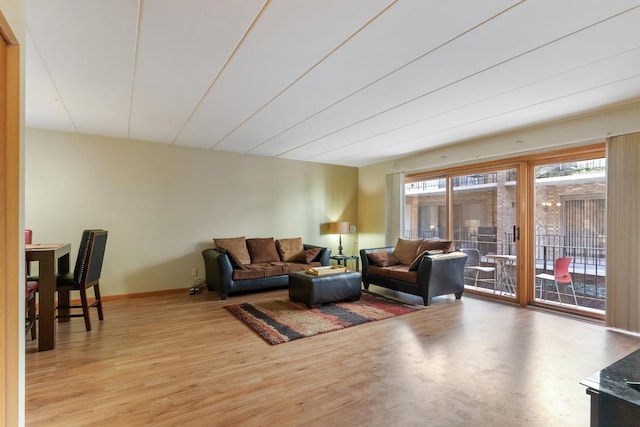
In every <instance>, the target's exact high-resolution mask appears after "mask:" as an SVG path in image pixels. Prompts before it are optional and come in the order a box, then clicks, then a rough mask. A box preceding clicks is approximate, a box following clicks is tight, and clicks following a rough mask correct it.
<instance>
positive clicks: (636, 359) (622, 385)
mask: <svg viewBox="0 0 640 427" xmlns="http://www.w3.org/2000/svg"><path fill="white" fill-rule="evenodd" d="M627 381H640V349H639V350H636V351H634V352H633V353H630V354H628V355H626V356H625V357H623V358H622V359H620V360H618V361H617V362H615V363H613V364H611V365H609V366H607V367H606V368H604V369H602V370H600V371H599V372H596V373H595V374H593V375H592V376H590V377H589V378H587V379H585V380H582V381H580V384H582V385H584V386H587V387H589V388H591V389H594V390H597V391H598V392H600V393H605V394H608V395H610V396H613V397H615V398H618V399H621V400H624V401H625V402H628V403H630V404H633V405H636V406H639V407H640V390H636V389H633V388H631V387H629V386H628V385H627Z"/></svg>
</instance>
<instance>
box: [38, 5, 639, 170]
mask: <svg viewBox="0 0 640 427" xmlns="http://www.w3.org/2000/svg"><path fill="white" fill-rule="evenodd" d="M26 18H27V41H26V55H25V57H26V61H25V62H26V73H25V76H26V94H25V99H26V106H25V107H26V112H25V113H26V114H25V120H26V124H27V126H31V127H36V128H45V129H54V130H64V131H69V132H81V133H87V134H96V135H107V136H116V137H123V138H131V139H140V140H148V141H155V142H160V143H175V144H181V145H187V146H193V147H202V148H207V149H213V150H225V151H233V152H242V153H251V154H259V155H264V156H274V157H283V158H290V159H296V160H305V161H312V162H323V163H330V164H338V165H347V166H365V165H368V164H371V163H376V162H381V161H385V160H389V159H394V158H397V157H399V156H404V155H407V154H410V153H413V152H419V151H423V150H425V149H427V148H429V147H437V146H441V145H448V144H455V143H457V142H460V141H463V140H467V139H470V138H477V137H481V136H485V135H488V134H496V133H499V132H501V131H505V130H512V129H514V128H517V127H524V126H528V125H532V124H539V123H542V122H545V121H551V120H554V119H558V118H562V117H569V116H571V115H576V114H580V113H583V112H585V111H593V110H597V109H602V108H606V107H608V106H610V105H611V104H615V103H620V102H626V101H637V99H638V98H640V78H639V77H638V72H636V71H635V70H638V69H640V58H639V51H640V0H608V1H606V2H604V1H601V0H563V1H561V2H557V1H554V0H526V1H525V0H520V1H518V0H487V1H477V2H469V1H464V0H452V1H447V2H442V1H437V0H353V1H348V2H345V1H340V0H328V1H323V2H304V1H303V2H301V1H296V0H243V1H240V2H239V1H237V0H217V1H214V2H211V1H205V0H185V1H180V2H176V1H171V0H149V1H145V2H142V1H137V2H132V1H130V0H110V1H99V0H61V1H56V2H50V1H45V0H28V1H27V10H26Z"/></svg>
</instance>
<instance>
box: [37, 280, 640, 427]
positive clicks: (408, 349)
mask: <svg viewBox="0 0 640 427" xmlns="http://www.w3.org/2000/svg"><path fill="white" fill-rule="evenodd" d="M372 288H375V287H372ZM374 290H378V291H380V292H386V294H387V295H389V296H395V297H402V298H404V299H405V300H407V301H408V302H418V303H419V300H418V299H415V298H413V297H412V296H409V295H404V294H399V293H393V292H389V291H386V290H381V288H377V289H374ZM276 297H280V298H281V297H286V290H279V291H272V292H261V293H254V294H249V295H242V296H234V297H229V299H227V300H226V301H220V300H219V299H218V297H217V295H216V294H215V293H211V292H204V293H201V294H196V295H192V296H189V295H187V294H186V292H185V293H184V294H167V295H153V296H150V297H148V298H142V297H140V298H135V299H118V300H112V301H105V302H104V311H105V320H104V321H102V322H98V320H97V316H95V317H96V319H95V322H94V323H95V326H94V329H93V330H92V331H90V332H86V331H85V330H84V323H83V322H82V321H81V320H79V319H78V320H76V319H72V320H71V322H69V323H66V324H60V325H59V327H58V332H57V333H58V335H57V347H56V349H55V350H53V351H49V352H42V353H38V352H37V351H36V350H37V341H34V342H27V354H26V424H27V426H69V425H73V426H95V425H100V426H105V425H106V426H110V425H114V426H121V425H127V426H146V425H154V426H165V425H166V426H176V425H188V426H191V425H196V426H197V425H203V426H204V425H206V426H216V425H220V426H230V425H242V426H271V425H278V426H299V425H305V426H308V425H311V426H314V425H318V426H327V425H331V426H351V425H367V426H396V425H397V426H411V425H427V424H428V425H430V426H448V425H456V426H460V425H469V426H472V425H473V426H477V425H501V426H512V425H513V426H516V425H517V426H554V425H557V426H584V425H588V420H589V399H588V397H587V395H586V394H585V390H584V387H582V386H580V384H579V381H580V380H581V379H583V378H585V377H587V376H589V375H591V374H593V373H594V372H596V371H597V370H599V369H601V368H602V367H604V366H606V365H608V364H610V363H612V362H614V361H615V360H617V359H619V358H620V357H622V356H624V355H626V354H628V353H629V352H631V351H633V350H635V349H637V348H640V338H639V337H638V336H635V335H631V334H623V333H620V332H616V331H612V330H609V329H607V328H605V327H604V326H602V325H599V324H595V323H591V322H586V321H581V320H575V319H571V318H566V317H562V316H558V315H554V314H549V313H546V312H542V311H537V310H532V309H526V308H521V307H518V306H515V305H509V304H504V303H499V302H494V301H489V300H484V299H480V298H477V297H469V296H463V298H462V300H460V301H456V300H454V298H453V297H449V296H447V297H440V298H436V299H434V302H433V305H431V306H429V307H427V308H426V309H425V310H421V311H418V312H415V313H411V314H407V315H404V316H399V317H396V318H392V319H387V320H382V321H378V322H373V323H368V324H363V325H359V326H355V327H352V328H348V329H345V330H341V331H336V332H331V333H327V334H324V335H319V336H315V337H311V338H305V339H300V340H296V341H292V342H289V343H284V344H280V345H275V346H272V345H270V344H268V343H266V342H265V341H264V340H263V339H262V338H260V337H259V336H258V335H257V334H256V333H255V332H253V331H252V330H250V329H249V328H248V327H247V326H245V325H244V324H243V323H241V322H240V321H239V320H237V319H236V318H235V317H233V315H231V314H230V313H229V312H228V311H227V310H225V309H224V308H223V307H224V306H225V305H228V304H233V303H238V302H251V301H257V300H260V299H270V298H276Z"/></svg>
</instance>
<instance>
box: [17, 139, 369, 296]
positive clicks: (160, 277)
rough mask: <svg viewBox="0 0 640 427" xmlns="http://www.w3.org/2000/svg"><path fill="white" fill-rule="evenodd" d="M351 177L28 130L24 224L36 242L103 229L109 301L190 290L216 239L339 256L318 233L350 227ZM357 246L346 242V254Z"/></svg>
mask: <svg viewBox="0 0 640 427" xmlns="http://www.w3.org/2000/svg"><path fill="white" fill-rule="evenodd" d="M357 195H358V169H356V168H350V167H340V166H329V165H321V164H314V163H306V162H298V161H291V160H281V159H272V158H266V157H258V156H249V155H242V154H233V153H223V152H214V151H209V150H203V149H196V148H187V147H180V146H173V145H168V144H159V143H150V142H142V141H130V140H122V139H115V138H106V137H97V136H88V135H79V134H69V133H61V132H53V131H43V130H36V129H27V131H26V174H25V224H26V227H27V228H31V229H33V232H34V242H38V243H45V242H71V244H72V254H73V256H72V263H73V262H74V259H75V251H76V250H77V248H78V244H79V240H80V235H81V232H82V230H83V229H85V228H105V229H107V230H109V239H108V243H107V252H106V255H105V262H104V269H103V274H102V280H101V285H102V286H101V290H102V292H103V293H104V294H105V295H121V294H131V293H139V292H149V291H157V290H166V289H176V288H185V289H186V288H188V287H190V286H191V285H192V283H193V281H194V277H192V276H191V269H192V267H197V269H198V278H203V277H204V267H203V261H202V256H201V251H202V250H203V249H204V248H206V247H210V246H212V245H213V243H212V241H211V239H212V238H213V237H234V236H247V237H276V238H278V237H296V236H301V237H302V238H303V241H304V242H305V243H312V244H318V245H326V246H329V247H331V248H332V252H337V246H338V239H337V236H331V235H324V234H321V224H323V223H326V222H329V221H333V220H337V219H340V220H347V221H350V222H352V223H355V222H356V219H357V217H358V207H357V206H358V200H357ZM354 238H355V237H354V236H352V235H347V236H343V239H342V240H343V246H344V247H345V250H346V251H347V253H349V252H351V248H352V244H353V240H354Z"/></svg>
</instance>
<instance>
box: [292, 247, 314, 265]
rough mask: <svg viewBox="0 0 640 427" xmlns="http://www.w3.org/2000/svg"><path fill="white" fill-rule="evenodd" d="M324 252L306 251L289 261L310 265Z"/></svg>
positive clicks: (312, 249)
mask: <svg viewBox="0 0 640 427" xmlns="http://www.w3.org/2000/svg"><path fill="white" fill-rule="evenodd" d="M321 251H322V248H311V249H307V250H306V251H302V252H299V253H297V254H296V255H295V256H293V257H292V258H290V259H289V261H290V262H303V263H305V264H309V263H310V262H311V261H313V259H314V258H315V257H316V256H318V254H319V253H320V252H321Z"/></svg>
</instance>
